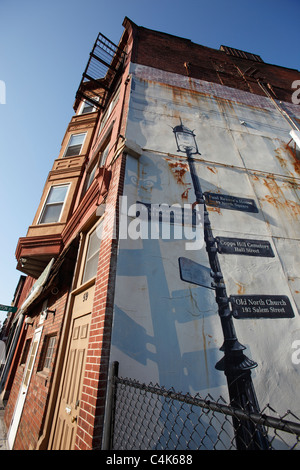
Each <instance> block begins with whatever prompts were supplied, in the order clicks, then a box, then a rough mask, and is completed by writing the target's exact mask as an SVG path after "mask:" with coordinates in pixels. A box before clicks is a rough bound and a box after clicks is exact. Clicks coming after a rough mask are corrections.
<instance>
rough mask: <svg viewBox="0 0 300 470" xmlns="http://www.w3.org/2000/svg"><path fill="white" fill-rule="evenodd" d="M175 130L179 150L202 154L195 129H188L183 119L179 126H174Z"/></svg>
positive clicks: (190, 153) (191, 153)
mask: <svg viewBox="0 0 300 470" xmlns="http://www.w3.org/2000/svg"><path fill="white" fill-rule="evenodd" d="M173 132H174V135H175V139H176V144H177V152H185V153H187V154H189V155H195V154H198V155H200V153H199V151H198V146H197V142H196V139H195V138H196V135H195V134H194V131H191V130H190V129H188V127H185V126H184V125H183V124H182V122H181V120H180V125H179V126H175V127H173Z"/></svg>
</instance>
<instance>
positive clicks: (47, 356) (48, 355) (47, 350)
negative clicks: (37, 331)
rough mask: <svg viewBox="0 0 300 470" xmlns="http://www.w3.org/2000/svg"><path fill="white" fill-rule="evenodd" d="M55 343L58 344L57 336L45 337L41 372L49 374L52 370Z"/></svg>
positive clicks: (39, 367) (39, 368)
mask: <svg viewBox="0 0 300 470" xmlns="http://www.w3.org/2000/svg"><path fill="white" fill-rule="evenodd" d="M55 343H56V336H55V335H49V336H46V337H45V341H44V344H43V348H42V352H41V359H40V363H39V366H38V370H39V371H46V372H47V371H48V370H49V369H50V367H51V361H52V358H53V353H54V347H55Z"/></svg>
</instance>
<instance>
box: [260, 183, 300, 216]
mask: <svg viewBox="0 0 300 470" xmlns="http://www.w3.org/2000/svg"><path fill="white" fill-rule="evenodd" d="M263 182H264V185H265V186H266V187H267V188H268V191H269V193H270V194H269V195H266V196H265V197H264V199H265V200H266V201H267V202H268V203H269V204H272V205H273V206H274V207H277V208H278V209H279V210H283V211H285V212H288V213H289V214H290V215H292V216H293V217H294V216H295V215H300V205H299V204H298V203H297V202H295V201H292V200H290V199H286V198H285V195H284V193H283V191H282V189H281V188H280V186H279V185H278V184H277V182H276V181H275V180H271V179H267V178H264V180H263Z"/></svg>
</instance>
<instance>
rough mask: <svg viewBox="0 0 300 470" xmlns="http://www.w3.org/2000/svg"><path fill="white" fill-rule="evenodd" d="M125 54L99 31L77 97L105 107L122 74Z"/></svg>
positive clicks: (101, 107) (99, 106)
mask: <svg viewBox="0 0 300 470" xmlns="http://www.w3.org/2000/svg"><path fill="white" fill-rule="evenodd" d="M125 56H126V53H125V52H124V51H123V50H122V49H121V48H120V47H118V46H117V45H116V44H114V43H113V42H112V41H110V40H109V39H108V38H107V37H105V36H104V35H103V34H101V33H99V34H98V37H97V39H96V41H95V44H94V47H93V49H92V52H91V53H90V58H89V61H88V63H87V65H86V68H85V70H84V72H83V74H82V79H81V82H80V85H79V87H78V90H77V93H76V98H79V99H86V100H87V101H88V102H89V103H91V104H93V105H94V106H96V107H97V108H99V109H103V108H104V107H105V105H106V103H107V101H108V99H109V97H110V96H111V93H112V91H113V90H114V85H115V83H116V81H117V79H118V77H119V76H120V73H121V71H122V68H123V64H124V60H125Z"/></svg>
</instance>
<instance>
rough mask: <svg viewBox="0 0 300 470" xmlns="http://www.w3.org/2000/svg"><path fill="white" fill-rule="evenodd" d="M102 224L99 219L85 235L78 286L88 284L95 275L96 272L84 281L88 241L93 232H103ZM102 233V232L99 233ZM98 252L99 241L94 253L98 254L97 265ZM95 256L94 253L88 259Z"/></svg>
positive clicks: (102, 221) (102, 220)
mask: <svg viewBox="0 0 300 470" xmlns="http://www.w3.org/2000/svg"><path fill="white" fill-rule="evenodd" d="M103 223H104V219H103V218H101V220H100V222H99V223H97V224H96V226H94V227H93V228H92V229H91V230H90V231H89V232H88V233H87V234H86V239H85V249H84V256H83V260H84V261H83V265H82V272H81V276H80V285H84V284H86V283H88V282H90V281H91V280H92V279H94V278H95V277H96V275H97V272H96V274H95V276H91V277H90V278H89V279H84V278H85V274H86V267H87V263H88V251H89V244H90V239H91V236H92V235H93V233H94V232H96V231H97V230H99V231H102V230H103ZM101 233H102V232H101ZM100 250H101V239H100V241H99V250H98V251H97V252H96V253H98V263H99V256H100ZM94 255H95V253H94V254H93V255H92V256H91V257H90V259H91V258H92V257H93V256H94Z"/></svg>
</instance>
